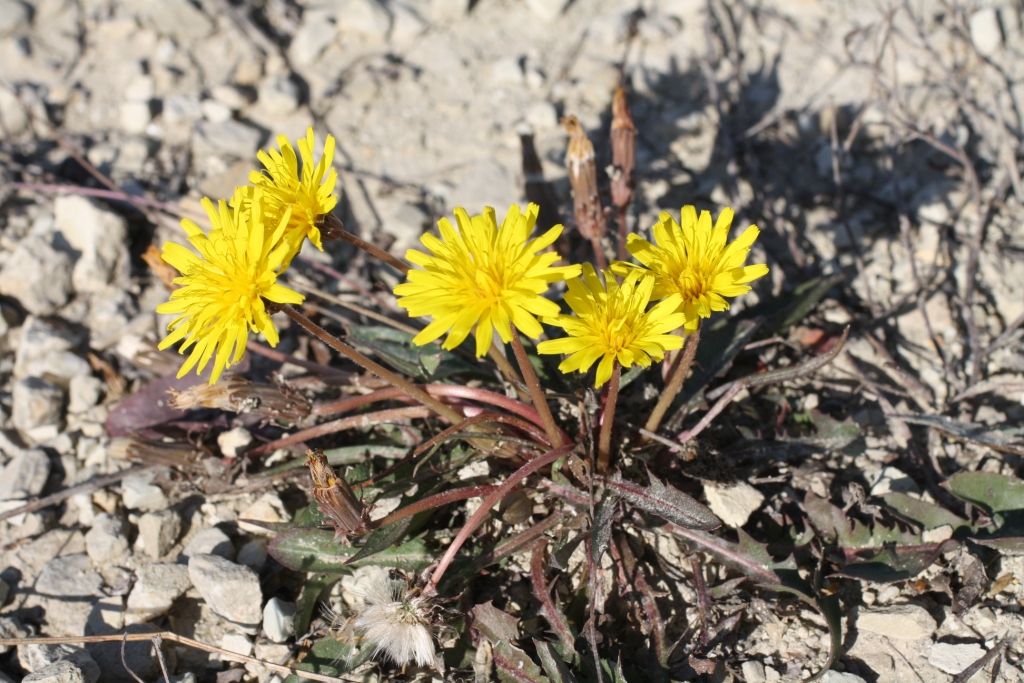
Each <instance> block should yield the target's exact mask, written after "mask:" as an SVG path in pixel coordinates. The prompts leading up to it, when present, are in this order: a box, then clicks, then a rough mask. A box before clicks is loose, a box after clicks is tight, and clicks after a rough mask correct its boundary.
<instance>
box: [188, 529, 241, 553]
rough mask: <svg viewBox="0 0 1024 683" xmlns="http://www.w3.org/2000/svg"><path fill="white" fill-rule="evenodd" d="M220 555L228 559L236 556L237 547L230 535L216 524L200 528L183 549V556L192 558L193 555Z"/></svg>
mask: <svg viewBox="0 0 1024 683" xmlns="http://www.w3.org/2000/svg"><path fill="white" fill-rule="evenodd" d="M207 553H209V554H212V555H220V556H221V557H223V558H224V559H226V560H230V559H231V558H233V557H234V556H235V549H234V547H233V546H232V545H231V539H230V538H228V535H227V534H226V533H224V532H223V531H221V530H220V529H218V528H217V527H215V526H211V527H207V528H206V529H200V530H199V531H198V532H196V535H195V536H193V537H192V539H191V540H190V541H189V542H188V545H186V546H185V549H184V550H182V551H181V556H182V557H183V558H186V559H187V558H190V557H192V556H193V555H203V554H207Z"/></svg>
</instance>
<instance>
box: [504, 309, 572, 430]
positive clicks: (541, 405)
mask: <svg viewBox="0 0 1024 683" xmlns="http://www.w3.org/2000/svg"><path fill="white" fill-rule="evenodd" d="M512 350H513V351H515V354H516V360H517V361H519V369H520V370H521V371H522V373H523V379H524V380H526V386H527V388H529V390H530V396H531V397H532V398H533V407H534V408H535V409H536V410H537V413H538V414H539V415H540V419H541V420H542V421H543V423H544V431H546V432H547V433H548V440H549V441H550V442H551V445H552V446H554V447H555V448H559V447H561V446H562V445H563V444H564V443H565V440H564V439H562V430H560V429H559V428H558V425H557V424H555V417H554V415H552V414H551V408H550V407H549V406H548V399H547V396H546V395H545V394H544V388H543V387H542V386H541V385H540V380H538V379H537V373H536V372H534V371H533V364H531V363H530V358H529V356H527V355H526V349H525V348H523V342H522V340H521V339H520V338H519V330H517V329H516V326H515V325H512Z"/></svg>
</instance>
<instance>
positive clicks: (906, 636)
mask: <svg viewBox="0 0 1024 683" xmlns="http://www.w3.org/2000/svg"><path fill="white" fill-rule="evenodd" d="M935 629H936V623H935V619H934V618H933V617H932V615H930V614H928V610H926V609H925V608H924V607H920V606H918V605H890V606H886V607H867V608H861V610H860V612H859V613H858V614H857V630H858V631H867V632H869V633H877V634H878V635H880V636H885V637H887V638H894V639H897V640H922V639H924V638H931V636H932V634H933V633H935Z"/></svg>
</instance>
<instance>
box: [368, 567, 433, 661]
mask: <svg viewBox="0 0 1024 683" xmlns="http://www.w3.org/2000/svg"><path fill="white" fill-rule="evenodd" d="M373 569H375V570H376V571H375V572H373V573H370V574H368V576H367V580H365V581H361V582H360V584H359V588H360V590H361V593H362V595H361V597H362V599H363V601H364V603H365V606H364V607H363V608H362V610H360V611H359V613H358V614H357V615H356V617H355V619H354V620H353V622H352V625H353V627H354V628H355V630H356V631H357V632H358V633H360V634H361V635H362V636H363V638H365V639H366V640H367V641H369V642H371V643H373V644H374V646H375V647H376V650H375V652H374V654H375V655H381V654H383V655H384V656H385V657H387V658H388V659H390V660H391V661H392V662H394V663H395V664H396V665H398V666H404V665H406V664H409V663H412V662H415V663H416V664H417V665H418V666H433V665H434V660H435V650H434V636H433V631H432V627H431V618H430V616H431V606H430V603H429V601H428V600H426V599H425V598H423V597H421V596H418V595H412V594H411V593H410V592H409V590H408V587H407V585H406V583H405V581H402V580H394V579H392V578H391V577H390V576H389V575H388V573H387V572H386V571H384V570H382V569H379V568H376V567H375V568H373Z"/></svg>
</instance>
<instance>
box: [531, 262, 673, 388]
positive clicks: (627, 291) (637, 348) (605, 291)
mask: <svg viewBox="0 0 1024 683" xmlns="http://www.w3.org/2000/svg"><path fill="white" fill-rule="evenodd" d="M604 280H605V281H604V282H601V279H600V278H599V277H598V275H597V272H596V271H595V270H594V267H593V266H592V265H590V264H589V263H587V264H584V266H583V278H582V279H580V278H577V279H575V280H569V291H568V292H567V293H566V295H565V302H566V303H567V304H569V307H570V308H571V309H572V310H573V312H574V313H575V314H576V315H575V316H571V315H559V316H558V317H556V318H553V319H546V320H545V321H544V322H546V323H548V324H549V325H554V326H556V327H561V328H562V329H564V330H565V331H566V332H567V333H568V334H569V336H568V337H563V338H561V339H549V340H547V341H542V342H541V343H540V344H539V345H538V346H537V351H538V352H540V353H561V354H569V357H568V358H566V359H565V360H563V361H562V363H561V364H560V365H559V366H558V369H559V370H561V371H562V372H564V373H570V372H573V371H575V370H579V371H580V372H586V371H587V370H589V369H590V366H591V365H593V364H594V363H595V362H597V360H598V359H600V360H601V363H600V364H599V365H598V366H597V382H596V386H598V387H599V386H601V385H602V384H604V383H605V382H607V381H608V380H609V379H610V378H611V376H612V369H613V366H614V361H616V360H618V361H619V364H620V365H622V367H623V368H629V367H632V366H633V364H634V363H635V364H637V365H641V366H643V367H645V368H646V367H649V366H650V364H651V360H652V359H653V360H659V361H660V360H662V359H664V358H665V352H666V351H671V350H674V349H678V348H681V347H682V345H683V338H682V337H680V336H677V335H674V334H668V333H669V332H671V331H672V330H675V329H678V328H679V326H680V325H682V324H683V314H682V313H679V312H678V310H677V309H678V308H679V304H680V302H681V300H682V297H680V296H679V294H678V293H676V294H672V295H670V296H669V297H667V298H666V299H665V300H664V301H662V302H661V303H659V304H658V305H656V306H655V307H654V308H652V309H651V310H649V311H648V310H646V309H647V304H648V303H649V302H650V300H651V295H652V292H653V290H654V287H655V279H654V278H653V277H651V276H644V273H643V271H642V270H640V269H639V268H634V269H632V270H631V272H630V273H628V274H627V275H626V277H625V280H624V281H623V282H622V284H621V285H620V284H618V283H617V282H616V281H615V278H614V277H613V276H612V274H611V273H609V272H605V273H604Z"/></svg>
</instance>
